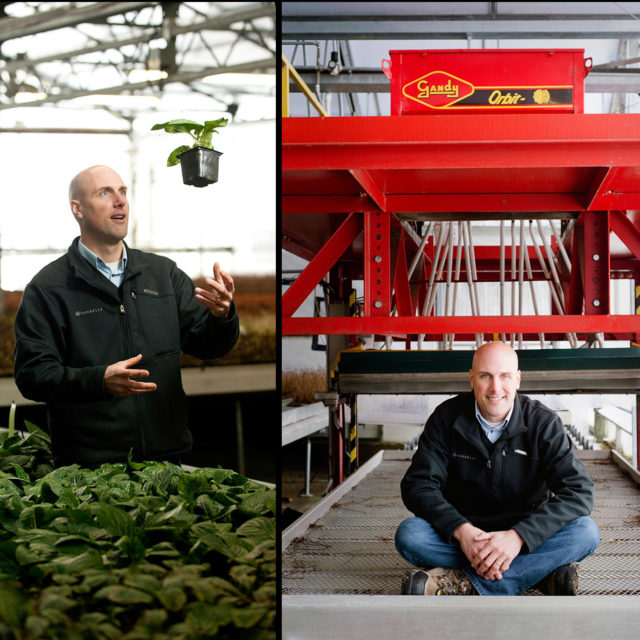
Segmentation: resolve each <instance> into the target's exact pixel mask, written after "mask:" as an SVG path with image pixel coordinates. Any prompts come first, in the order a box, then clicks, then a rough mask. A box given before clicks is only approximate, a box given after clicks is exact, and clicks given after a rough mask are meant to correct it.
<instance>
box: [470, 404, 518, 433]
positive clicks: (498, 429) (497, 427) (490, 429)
mask: <svg viewBox="0 0 640 640" xmlns="http://www.w3.org/2000/svg"><path fill="white" fill-rule="evenodd" d="M512 413H513V406H512V407H511V411H509V413H508V414H507V417H506V418H505V419H504V420H503V421H502V422H499V423H498V424H492V423H491V422H487V421H486V420H485V419H484V418H483V417H482V414H481V413H480V409H479V408H478V401H477V400H476V418H478V422H479V423H480V426H481V427H482V430H483V431H484V433H485V435H486V436H487V438H489V440H491V442H496V440H498V438H499V437H500V436H501V435H502V432H503V431H504V430H505V429H506V428H507V425H508V424H509V420H510V418H511V414H512Z"/></svg>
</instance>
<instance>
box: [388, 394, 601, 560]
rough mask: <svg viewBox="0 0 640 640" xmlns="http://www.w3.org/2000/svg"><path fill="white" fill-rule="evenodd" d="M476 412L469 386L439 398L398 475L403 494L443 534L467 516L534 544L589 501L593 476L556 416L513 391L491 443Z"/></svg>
mask: <svg viewBox="0 0 640 640" xmlns="http://www.w3.org/2000/svg"><path fill="white" fill-rule="evenodd" d="M481 431H482V428H481V427H480V425H479V423H478V420H477V418H476V416H475V402H474V396H473V393H471V392H470V393H466V394H461V395H459V396H456V397H454V398H451V399H449V400H447V401H445V402H443V403H442V404H441V405H440V406H438V407H437V408H436V410H435V411H434V412H433V414H432V415H431V416H430V417H429V419H428V420H427V424H426V426H425V429H424V431H423V432H422V435H421V436H420V442H419V445H418V450H417V451H416V453H415V455H414V457H413V460H412V462H411V465H410V467H409V469H408V471H407V473H406V474H405V476H404V478H403V479H402V483H401V490H402V499H403V501H404V504H405V506H406V507H407V508H408V509H409V510H410V511H412V512H413V513H414V514H415V515H416V516H419V517H421V518H423V519H424V520H426V521H428V522H429V523H430V524H431V525H432V526H433V527H434V528H435V529H436V531H437V532H438V533H439V534H440V535H441V536H442V537H443V539H445V540H449V541H452V539H453V532H454V531H455V529H457V528H458V527H459V526H460V525H461V524H464V523H466V522H470V523H471V524H473V525H474V526H476V527H479V528H480V529H482V530H484V531H501V530H506V529H510V528H513V529H515V530H516V531H517V532H518V533H519V534H520V536H521V537H522V539H523V540H524V543H525V548H524V551H533V550H534V549H535V548H536V547H538V546H539V545H541V544H542V543H543V542H544V541H545V540H547V539H548V538H550V537H551V536H552V535H553V534H554V533H556V532H557V531H559V530H560V529H561V528H562V527H563V526H564V525H566V524H567V523H569V522H570V521H571V520H574V519H575V518H578V517H579V516H583V515H589V513H591V509H592V508H593V495H594V489H593V482H592V481H591V479H590V478H589V476H588V475H587V473H586V471H585V469H584V466H583V465H582V463H581V462H580V461H579V460H577V458H576V457H575V455H574V452H573V447H572V445H571V441H570V440H569V438H568V436H567V435H566V433H565V432H564V428H563V426H562V422H561V420H560V418H559V417H558V416H557V415H556V414H555V413H554V412H553V411H551V410H550V409H548V408H547V407H545V406H544V405H543V404H541V403H540V402H538V401H537V400H532V399H531V398H529V397H527V396H525V395H522V394H519V393H517V394H516V397H515V402H514V407H513V413H512V414H511V419H510V420H509V423H508V425H507V428H506V429H505V431H504V432H503V434H502V436H501V437H500V439H499V440H498V441H497V442H496V443H495V445H494V446H491V445H490V443H489V441H488V439H486V438H483V434H482V433H481Z"/></svg>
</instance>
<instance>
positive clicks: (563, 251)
mask: <svg viewBox="0 0 640 640" xmlns="http://www.w3.org/2000/svg"><path fill="white" fill-rule="evenodd" d="M549 226H550V227H551V233H553V237H554V238H555V239H556V242H557V243H558V249H559V250H560V255H561V256H562V259H563V260H564V265H565V267H566V268H567V271H568V272H569V273H571V260H570V259H569V256H568V255H567V250H566V249H565V248H564V244H563V243H562V238H561V237H560V236H559V234H558V231H557V230H556V226H555V225H554V224H553V220H549Z"/></svg>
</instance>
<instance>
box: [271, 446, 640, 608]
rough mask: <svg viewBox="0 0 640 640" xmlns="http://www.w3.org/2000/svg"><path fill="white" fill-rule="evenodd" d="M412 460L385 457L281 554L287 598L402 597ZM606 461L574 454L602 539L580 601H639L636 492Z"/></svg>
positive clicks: (606, 455)
mask: <svg viewBox="0 0 640 640" xmlns="http://www.w3.org/2000/svg"><path fill="white" fill-rule="evenodd" d="M412 455H413V454H412V452H385V457H384V459H383V461H382V462H381V463H380V464H379V465H378V466H377V467H376V468H375V469H374V470H373V471H371V472H370V473H369V474H368V475H367V476H366V477H365V478H364V479H363V480H362V481H361V482H360V483H359V484H358V485H357V486H356V487H354V488H353V489H352V490H351V491H349V492H348V493H347V494H346V495H345V496H343V498H342V499H341V500H340V501H339V502H338V503H337V504H335V505H334V506H333V507H332V508H331V509H330V510H329V511H328V512H327V513H326V515H325V516H323V517H322V518H321V519H320V520H318V521H317V522H316V523H314V524H313V525H311V527H309V529H307V531H306V533H305V534H304V535H303V536H300V537H299V538H297V539H296V540H294V541H293V542H291V544H290V545H289V546H288V547H287V548H286V549H284V551H283V553H282V589H283V593H284V594H291V595H311V594H316V595H319V594H349V595H357V594H369V595H394V594H399V593H400V581H401V577H402V574H403V572H404V571H405V569H406V568H408V567H410V565H409V563H408V562H406V561H405V560H404V559H403V558H401V557H400V555H399V554H398V553H397V552H396V550H395V548H394V543H393V539H394V534H395V530H396V528H397V526H398V524H399V523H400V522H401V521H402V520H403V519H404V518H406V517H408V516H410V515H411V514H410V513H409V512H408V511H407V510H406V509H405V508H404V507H403V505H402V500H401V498H400V480H401V478H402V476H403V475H404V473H405V471H406V469H407V467H408V465H409V458H410V457H411V456H412ZM610 456H611V454H610V452H608V451H579V452H578V457H579V458H581V459H582V461H583V463H584V465H585V467H586V469H587V472H588V473H589V475H590V476H591V478H592V479H593V481H594V483H595V485H596V501H595V507H594V511H593V514H592V517H593V518H594V520H595V522H596V523H597V525H598V527H599V528H600V534H601V543H600V546H599V547H598V549H597V551H596V552H595V553H594V554H593V555H591V556H590V557H589V558H587V559H586V560H584V561H583V562H582V563H581V567H580V595H602V596H608V595H636V596H637V595H640V515H639V514H640V488H639V487H638V485H637V484H636V483H635V482H634V481H633V480H632V479H631V478H630V477H629V476H628V475H627V474H626V473H624V472H623V471H621V470H620V469H619V468H618V466H616V465H615V464H614V463H613V461H612V459H611V457H610ZM398 458H400V459H398ZM402 458H404V459H402ZM525 595H540V592H538V591H535V590H530V591H528V592H527V593H526V594H525Z"/></svg>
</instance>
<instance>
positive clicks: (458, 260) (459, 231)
mask: <svg viewBox="0 0 640 640" xmlns="http://www.w3.org/2000/svg"><path fill="white" fill-rule="evenodd" d="M461 225H462V222H460V220H458V228H457V234H458V253H457V255H456V275H455V278H456V279H455V281H454V283H453V302H452V304H451V309H452V313H451V315H452V316H455V315H456V297H457V295H458V282H460V263H461V260H462V235H463V234H462V226H461ZM454 339H455V333H450V334H449V342H450V344H451V349H453V342H454Z"/></svg>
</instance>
